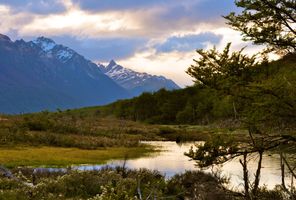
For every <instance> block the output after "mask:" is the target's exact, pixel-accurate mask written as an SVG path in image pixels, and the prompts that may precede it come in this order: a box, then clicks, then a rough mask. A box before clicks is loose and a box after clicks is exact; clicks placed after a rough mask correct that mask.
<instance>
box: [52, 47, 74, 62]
mask: <svg viewBox="0 0 296 200" xmlns="http://www.w3.org/2000/svg"><path fill="white" fill-rule="evenodd" d="M73 54H74V53H73V52H72V51H71V50H68V49H67V50H59V51H58V52H57V54H56V55H57V57H58V58H59V59H60V60H62V61H63V62H66V61H68V60H69V59H71V58H72V56H73Z"/></svg>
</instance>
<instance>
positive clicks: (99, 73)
mask: <svg viewBox="0 0 296 200" xmlns="http://www.w3.org/2000/svg"><path fill="white" fill-rule="evenodd" d="M117 66H118V67H117ZM120 67H121V66H120ZM117 68H119V65H117V64H116V63H115V62H114V61H111V62H110V64H109V65H108V66H106V67H103V66H102V65H97V64H95V63H93V62H91V61H90V60H88V59H86V58H85V57H84V56H82V55H80V54H78V53H77V52H76V51H74V50H73V49H70V48H68V47H66V46H63V45H60V44H56V43H55V42H54V41H53V40H51V39H49V38H45V37H39V38H37V39H35V40H33V41H28V42H26V41H24V40H16V41H12V40H11V39H10V38H9V37H8V36H6V35H2V34H0V113H9V114H16V113H28V112H38V111H42V110H56V109H58V108H59V109H68V108H79V107H85V106H95V105H102V104H107V103H110V102H112V101H115V100H118V99H125V98H130V97H133V96H135V95H138V94H140V93H142V92H144V91H148V92H150V91H155V90H157V89H158V88H162V87H164V88H167V89H177V88H178V87H175V88H174V87H171V86H169V85H168V86H167V85H165V84H164V85H161V84H160V85H161V86H159V87H155V86H152V85H151V86H149V84H148V82H147V81H142V83H140V82H141V80H140V79H141V78H140V77H141V73H137V72H134V71H131V70H129V69H125V68H123V67H121V70H122V71H124V72H129V73H128V75H129V77H131V76H132V75H138V76H137V77H138V78H139V79H138V81H139V82H137V81H136V80H135V79H132V78H131V80H133V81H130V82H129V81H128V78H127V79H125V80H123V79H122V78H121V77H123V75H122V74H120V73H119V71H117V73H115V71H116V70H115V69H117ZM112 69H113V70H112ZM112 72H113V73H112ZM124 76H127V74H125V75H124ZM145 77H150V79H151V78H157V76H152V75H148V74H145ZM159 78H160V77H159ZM161 79H162V81H164V80H166V79H165V78H164V77H161ZM168 83H170V84H171V85H173V84H172V83H171V82H170V81H169V80H168Z"/></svg>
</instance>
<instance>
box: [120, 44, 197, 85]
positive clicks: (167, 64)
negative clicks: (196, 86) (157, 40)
mask: <svg viewBox="0 0 296 200" xmlns="http://www.w3.org/2000/svg"><path fill="white" fill-rule="evenodd" d="M195 54H196V53H195V52H194V51H193V52H168V53H156V52H155V50H153V49H150V50H146V51H142V52H138V53H136V54H135V55H134V56H132V57H130V58H127V59H122V60H118V61H117V63H119V64H121V65H122V66H125V67H128V68H131V69H133V70H135V71H139V72H147V73H150V74H153V75H165V76H166V77H167V78H170V79H172V80H174V81H175V82H176V83H177V84H178V85H180V86H181V87H185V86H189V85H192V84H193V81H192V78H191V77H190V76H189V75H188V74H186V72H185V71H186V70H187V68H188V67H189V66H190V65H191V64H193V58H194V57H195Z"/></svg>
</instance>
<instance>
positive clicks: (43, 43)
mask: <svg viewBox="0 0 296 200" xmlns="http://www.w3.org/2000/svg"><path fill="white" fill-rule="evenodd" d="M32 42H33V43H34V44H36V45H37V46H39V47H40V48H41V49H42V50H43V51H44V52H49V51H51V50H52V49H53V48H54V47H55V46H56V43H55V42H54V41H53V40H51V39H49V38H45V37H38V38H37V39H36V40H33V41H32Z"/></svg>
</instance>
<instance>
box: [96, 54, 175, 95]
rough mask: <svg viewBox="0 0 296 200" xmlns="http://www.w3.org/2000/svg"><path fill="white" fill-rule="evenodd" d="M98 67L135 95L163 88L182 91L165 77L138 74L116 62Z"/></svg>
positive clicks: (112, 61)
mask: <svg viewBox="0 0 296 200" xmlns="http://www.w3.org/2000/svg"><path fill="white" fill-rule="evenodd" d="M98 66H99V68H100V69H101V71H102V72H103V73H105V74H106V75H107V76H109V77H110V78H112V79H113V80H114V81H115V82H116V83H118V84H119V85H120V86H122V87H123V88H125V89H127V90H128V91H130V92H131V93H132V94H133V95H139V94H141V93H143V92H154V91H157V90H160V89H162V88H165V89H167V90H175V89H180V87H179V86H178V85H177V84H176V83H174V82H173V81H172V80H170V79H167V78H165V77H164V76H156V75H151V74H147V73H140V72H136V71H133V70H131V69H128V68H124V67H122V66H120V65H118V64H117V63H116V62H115V61H114V60H111V61H110V63H109V64H108V65H107V66H106V67H105V66H104V65H102V64H98Z"/></svg>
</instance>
